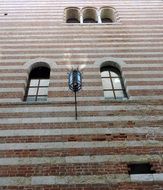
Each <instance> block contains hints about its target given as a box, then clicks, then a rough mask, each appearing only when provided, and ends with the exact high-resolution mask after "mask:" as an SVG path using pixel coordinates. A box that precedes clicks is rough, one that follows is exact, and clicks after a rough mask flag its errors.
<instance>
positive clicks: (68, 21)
mask: <svg viewBox="0 0 163 190" xmlns="http://www.w3.org/2000/svg"><path fill="white" fill-rule="evenodd" d="M67 23H80V21H79V20H78V19H76V18H69V19H67Z"/></svg>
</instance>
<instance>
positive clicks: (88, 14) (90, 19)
mask: <svg viewBox="0 0 163 190" xmlns="http://www.w3.org/2000/svg"><path fill="white" fill-rule="evenodd" d="M97 22H98V17H97V12H96V10H95V9H93V8H87V9H85V10H84V11H83V23H97Z"/></svg>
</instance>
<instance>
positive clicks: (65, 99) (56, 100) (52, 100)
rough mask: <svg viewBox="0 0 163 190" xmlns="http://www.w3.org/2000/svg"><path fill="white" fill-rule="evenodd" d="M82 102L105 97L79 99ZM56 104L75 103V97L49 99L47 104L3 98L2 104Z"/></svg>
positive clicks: (0, 101)
mask: <svg viewBox="0 0 163 190" xmlns="http://www.w3.org/2000/svg"><path fill="white" fill-rule="evenodd" d="M78 100H80V101H99V100H104V97H78ZM52 102H53V103H55V102H71V103H72V102H74V97H66V98H65V97H60V98H57V97H55V98H48V101H45V102H39V103H38V102H23V101H22V99H21V98H2V99H0V103H22V104H25V105H26V104H29V105H31V104H42V103H43V104H46V103H52Z"/></svg>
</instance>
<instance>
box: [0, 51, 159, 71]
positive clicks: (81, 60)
mask: <svg viewBox="0 0 163 190" xmlns="http://www.w3.org/2000/svg"><path fill="white" fill-rule="evenodd" d="M106 56H107V57H108V56H111V54H109V55H106ZM95 60H96V58H90V59H89V61H92V62H95ZM123 60H124V61H148V60H149V61H160V62H162V61H163V57H137V56H136V57H125V58H123ZM27 61H28V60H27V59H23V58H19V59H14V58H13V59H12V60H9V59H4V60H0V63H1V64H2V63H3V64H9V63H10V64H11V65H12V63H13V62H14V63H21V64H22V65H21V66H22V67H23V64H24V63H25V62H27ZM56 61H64V62H67V64H69V62H70V60H67V59H63V57H62V58H55V59H54V62H56ZM79 61H80V62H83V63H84V64H85V63H87V61H88V59H87V58H85V57H83V58H73V59H71V63H74V62H75V63H76V62H79ZM145 64H146V63H144V64H143V63H142V64H141V65H142V66H144V65H145ZM59 67H60V68H65V65H59ZM87 67H89V65H87ZM93 67H97V68H99V66H96V65H93ZM91 68H92V65H91Z"/></svg>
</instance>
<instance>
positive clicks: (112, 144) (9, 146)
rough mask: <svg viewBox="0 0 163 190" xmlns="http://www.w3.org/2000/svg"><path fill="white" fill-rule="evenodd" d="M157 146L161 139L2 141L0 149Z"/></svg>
mask: <svg viewBox="0 0 163 190" xmlns="http://www.w3.org/2000/svg"><path fill="white" fill-rule="evenodd" d="M137 146H138V147H142V146H143V147H157V146H163V142H162V141H157V140H142V141H111V142H108V141H102V142H99V141H93V142H83V141H82V142H52V143H4V144H0V150H33V149H67V148H109V147H123V148H124V147H137Z"/></svg>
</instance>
